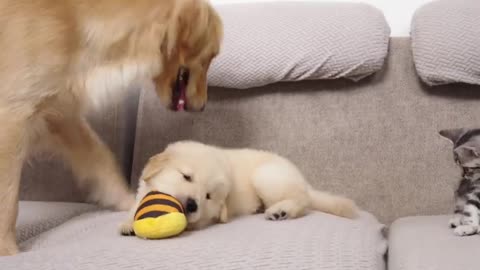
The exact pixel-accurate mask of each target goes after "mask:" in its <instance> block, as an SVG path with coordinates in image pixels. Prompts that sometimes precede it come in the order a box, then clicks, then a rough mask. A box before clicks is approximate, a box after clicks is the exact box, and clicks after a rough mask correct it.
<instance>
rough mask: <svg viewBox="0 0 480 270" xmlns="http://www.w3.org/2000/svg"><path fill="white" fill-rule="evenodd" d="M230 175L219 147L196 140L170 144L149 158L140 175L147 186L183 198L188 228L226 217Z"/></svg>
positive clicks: (223, 219)
mask: <svg viewBox="0 0 480 270" xmlns="http://www.w3.org/2000/svg"><path fill="white" fill-rule="evenodd" d="M229 179H230V169H229V167H228V163H227V161H226V159H225V158H224V157H223V155H222V154H221V153H220V151H218V150H217V149H214V148H211V147H209V146H205V145H203V144H200V143H195V142H178V143H174V144H171V145H169V146H168V147H167V148H166V149H165V151H164V152H162V153H160V154H158V155H156V156H153V157H152V158H150V160H149V161H148V163H147V165H146V166H145V168H144V170H143V172H142V176H141V180H142V181H144V183H145V186H146V187H147V189H148V190H158V191H160V192H164V193H168V194H170V195H172V196H174V197H176V198H177V199H179V200H180V201H181V202H182V204H183V205H184V208H185V210H186V215H187V220H188V225H189V226H188V228H189V229H199V228H203V227H205V226H208V225H210V224H213V223H217V222H225V221H226V219H227V213H226V208H225V201H226V198H227V196H228V193H229V191H230V186H231V183H230V180H229Z"/></svg>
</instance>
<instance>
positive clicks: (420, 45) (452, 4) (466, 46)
mask: <svg viewBox="0 0 480 270" xmlns="http://www.w3.org/2000/svg"><path fill="white" fill-rule="evenodd" d="M479 14H480V1H478V0H457V1H451V0H440V1H434V2H431V3H429V4H427V5H425V6H423V7H421V8H420V9H418V10H417V11H416V12H415V15H414V17H413V21H412V28H411V29H412V30H411V36H412V44H413V45H412V47H413V55H414V60H415V66H416V68H417V70H418V74H419V75H420V77H421V78H422V80H423V81H424V82H426V83H427V84H429V85H439V84H447V83H452V82H464V83H471V84H480V20H479Z"/></svg>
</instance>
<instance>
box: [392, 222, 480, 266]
mask: <svg viewBox="0 0 480 270" xmlns="http://www.w3.org/2000/svg"><path fill="white" fill-rule="evenodd" d="M449 218H450V216H419V217H407V218H402V219H399V220H397V221H395V222H394V223H393V224H392V226H391V228H390V230H389V254H388V266H389V267H388V269H390V270H419V269H428V270H452V269H462V270H476V269H478V267H479V266H478V251H479V249H480V237H478V236H468V237H459V236H455V235H454V234H453V231H452V229H450V228H449V226H448V220H449Z"/></svg>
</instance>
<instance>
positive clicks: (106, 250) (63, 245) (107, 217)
mask: <svg viewBox="0 0 480 270" xmlns="http://www.w3.org/2000/svg"><path fill="white" fill-rule="evenodd" d="M125 216H126V213H123V212H122V213H118V212H116V213H115V212H107V211H97V212H92V213H86V214H83V215H81V216H78V217H75V218H73V219H71V220H69V221H67V222H65V223H64V224H62V225H60V226H58V227H56V228H54V229H52V230H50V231H48V232H46V233H43V234H41V235H39V236H38V237H36V238H34V239H31V240H30V241H28V242H27V243H26V245H24V246H23V248H24V252H22V253H20V254H18V255H17V256H12V257H3V258H0V265H1V266H2V269H16V270H22V269H25V270H31V269H32V266H35V269H105V270H107V269H115V270H117V269H160V268H161V269H358V270H361V269H368V270H375V269H385V262H384V254H385V252H386V248H387V244H386V240H385V239H384V237H383V234H382V231H383V228H384V226H383V225H381V224H379V223H378V222H377V221H376V219H375V218H373V216H372V215H370V214H366V213H362V216H361V217H360V218H359V219H357V220H354V221H352V220H348V219H344V218H339V217H336V216H331V215H327V214H323V213H311V214H309V215H307V216H305V217H303V218H300V219H296V220H288V221H282V222H273V221H268V220H265V219H264V217H263V216H262V215H256V216H247V217H243V218H238V219H234V220H232V221H231V222H229V223H227V224H219V225H215V226H211V227H208V228H206V229H204V230H199V231H193V232H186V233H184V234H182V235H181V236H180V237H176V238H171V239H164V240H156V241H155V240H142V239H139V238H136V237H126V236H120V235H119V233H118V225H119V224H120V223H121V221H122V220H123V218H125ZM46 258H48V259H46Z"/></svg>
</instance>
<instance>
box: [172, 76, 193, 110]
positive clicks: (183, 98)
mask: <svg viewBox="0 0 480 270" xmlns="http://www.w3.org/2000/svg"><path fill="white" fill-rule="evenodd" d="M188 77H189V70H188V69H187V68H184V67H180V68H179V69H178V74H177V80H176V81H175V85H174V87H173V89H172V109H173V110H174V111H183V110H185V105H186V103H187V85H188Z"/></svg>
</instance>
